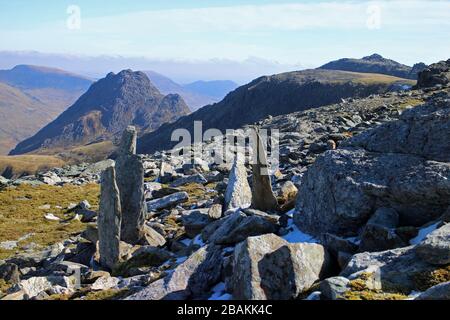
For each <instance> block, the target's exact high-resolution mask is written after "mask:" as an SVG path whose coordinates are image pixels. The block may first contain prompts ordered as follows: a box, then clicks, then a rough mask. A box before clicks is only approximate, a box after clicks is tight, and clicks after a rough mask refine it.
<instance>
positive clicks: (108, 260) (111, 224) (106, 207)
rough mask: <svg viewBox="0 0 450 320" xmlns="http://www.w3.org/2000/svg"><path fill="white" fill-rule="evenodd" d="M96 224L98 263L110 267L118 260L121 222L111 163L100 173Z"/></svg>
mask: <svg viewBox="0 0 450 320" xmlns="http://www.w3.org/2000/svg"><path fill="white" fill-rule="evenodd" d="M97 224H98V240H99V242H98V245H99V253H100V264H101V265H102V266H104V267H106V268H109V269H112V268H113V267H114V266H115V265H116V263H117V262H119V257H120V224H121V208H120V195H119V189H118V187H117V184H116V174H115V169H114V166H113V165H112V166H110V167H108V168H106V170H105V171H104V172H103V173H102V177H101V192H100V210H99V214H98V222H97Z"/></svg>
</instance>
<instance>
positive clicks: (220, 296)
mask: <svg viewBox="0 0 450 320" xmlns="http://www.w3.org/2000/svg"><path fill="white" fill-rule="evenodd" d="M212 292H213V294H212V295H211V297H209V299H208V300H222V301H224V300H231V299H232V298H233V297H232V295H231V294H229V293H226V292H225V283H223V282H220V283H218V284H217V285H215V286H214V288H212Z"/></svg>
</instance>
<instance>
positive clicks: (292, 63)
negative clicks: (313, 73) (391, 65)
mask: <svg viewBox="0 0 450 320" xmlns="http://www.w3.org/2000/svg"><path fill="white" fill-rule="evenodd" d="M449 39H450V0H447V1H437V0H436V1H434V0H420V1H419V0H417V1H409V0H388V1H320V0H319V1H317V0H315V1H313V0H306V1H299V0H298V1H291V0H283V1H275V0H272V1H270V0H227V1H225V0H207V1H206V0H197V1H189V0H184V1H182V0H170V1H160V0H146V1H143V0H142V1H141V0H133V1H125V0H110V1H99V0H89V1H87V0H70V1H66V0H34V1H32V0H28V1H26V0H15V1H9V0H8V1H6V0H0V51H37V52H40V53H44V54H60V55H72V56H78V57H84V58H86V57H97V58H98V57H102V56H110V57H116V58H117V57H120V58H121V59H126V58H133V59H135V60H134V61H136V59H138V58H139V59H145V60H146V61H148V62H149V65H148V66H149V67H154V68H155V69H157V70H156V71H158V72H163V73H166V74H167V73H169V74H170V75H171V76H173V77H175V78H176V80H178V81H189V80H191V79H192V80H193V78H194V77H201V76H202V72H203V77H204V78H207V79H209V78H221V77H225V76H227V77H228V78H229V77H230V75H229V74H228V73H232V72H233V70H236V74H237V75H236V79H234V80H237V81H238V82H243V81H244V82H245V81H246V80H250V78H251V77H254V76H255V73H257V72H260V73H261V74H270V73H272V72H281V71H283V70H285V71H290V70H292V69H302V68H311V67H318V66H320V65H322V64H324V63H326V62H328V61H331V60H335V59H338V58H343V57H358V58H360V57H363V56H366V55H370V54H373V53H379V54H382V55H383V56H385V57H388V58H391V59H394V60H397V61H400V62H402V63H405V64H409V65H412V64H414V63H416V62H419V61H423V62H426V63H432V62H436V61H439V60H443V59H448V58H449V53H450V41H449ZM124 61H126V60H124ZM150 62H152V63H153V64H151V63H150ZM171 62H173V65H174V66H180V65H191V66H195V67H191V68H189V70H191V71H188V70H186V71H183V68H181V69H180V68H179V67H172V68H170V63H171ZM158 63H159V64H158ZM125 64H126V62H125ZM163 65H164V67H163ZM215 65H217V66H218V67H217V68H215ZM230 65H232V67H230ZM249 65H251V67H249ZM224 66H225V67H224ZM135 67H140V65H136V66H135ZM142 67H144V65H143V66H142ZM145 67H147V65H145ZM74 68H75V69H76V67H74ZM227 68H228V71H229V72H228V73H227V72H226V71H227ZM169 69H170V70H169ZM192 69H194V70H195V69H198V70H197V73H196V74H195V75H193V74H192ZM247 69H249V70H250V69H251V71H246V70H247ZM167 70H168V71H167ZM200 71H202V72H200ZM99 72H103V70H102V71H99ZM183 72H185V73H183ZM189 73H190V74H189ZM194 73H195V72H194ZM231 76H232V74H231Z"/></svg>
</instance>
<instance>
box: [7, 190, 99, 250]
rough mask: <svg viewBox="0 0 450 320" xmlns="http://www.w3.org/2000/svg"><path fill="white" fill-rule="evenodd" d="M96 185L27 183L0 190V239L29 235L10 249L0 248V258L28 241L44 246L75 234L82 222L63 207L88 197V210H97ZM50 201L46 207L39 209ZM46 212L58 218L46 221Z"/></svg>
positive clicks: (13, 239)
mask: <svg viewBox="0 0 450 320" xmlns="http://www.w3.org/2000/svg"><path fill="white" fill-rule="evenodd" d="M99 191H100V188H99V186H98V185H96V184H88V185H84V186H73V185H66V186H63V187H57V186H48V185H41V186H30V185H21V186H19V187H9V188H6V189H4V190H2V191H0V242H3V241H17V240H18V239H19V238H21V237H23V236H25V235H30V234H31V236H29V237H28V238H26V239H25V240H23V241H20V242H19V243H18V247H17V248H16V249H14V250H5V249H0V259H5V258H6V257H9V256H12V255H14V254H15V253H17V252H21V251H22V247H23V246H24V245H26V244H28V243H31V242H34V243H35V244H37V245H39V246H42V247H45V246H48V245H51V244H54V243H57V242H60V241H62V240H65V239H67V238H69V237H70V236H71V235H74V234H78V233H80V232H81V231H83V230H84V229H85V225H84V224H83V223H81V222H80V221H78V220H71V218H73V216H74V213H72V212H69V211H68V210H67V207H68V205H69V204H71V203H79V202H80V201H82V200H88V201H89V203H90V204H91V205H92V207H93V208H92V210H97V208H98V202H99ZM44 205H50V209H40V208H39V207H42V206H44ZM47 213H53V214H54V215H55V216H57V217H59V218H61V221H48V220H46V219H45V218H44V215H45V214H47Z"/></svg>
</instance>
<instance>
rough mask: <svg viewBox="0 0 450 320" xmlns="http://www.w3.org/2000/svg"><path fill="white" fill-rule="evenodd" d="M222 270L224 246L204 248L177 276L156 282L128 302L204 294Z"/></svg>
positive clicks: (177, 298)
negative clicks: (221, 247) (221, 248)
mask: <svg viewBox="0 0 450 320" xmlns="http://www.w3.org/2000/svg"><path fill="white" fill-rule="evenodd" d="M220 268H221V254H220V247H215V246H206V247H203V248H201V249H199V250H198V251H197V252H195V253H194V254H192V255H191V256H190V257H189V258H188V259H187V260H186V261H185V262H183V263H182V264H180V265H179V266H178V267H177V268H176V269H175V270H174V271H173V273H171V274H170V275H168V276H167V277H165V278H164V279H160V280H158V281H155V282H153V283H152V284H150V285H149V286H148V287H146V288H145V289H143V290H141V291H139V292H138V293H136V294H134V295H131V296H130V297H128V298H127V300H180V299H187V298H189V297H192V296H194V297H195V296H196V295H199V294H200V295H201V294H202V293H204V292H205V291H206V290H207V289H208V287H209V286H211V285H213V284H214V283H215V282H217V281H218V280H219V276H220Z"/></svg>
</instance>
